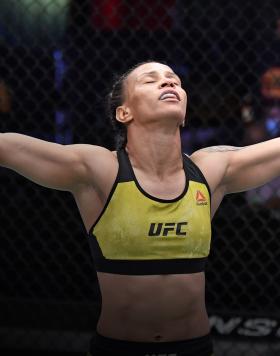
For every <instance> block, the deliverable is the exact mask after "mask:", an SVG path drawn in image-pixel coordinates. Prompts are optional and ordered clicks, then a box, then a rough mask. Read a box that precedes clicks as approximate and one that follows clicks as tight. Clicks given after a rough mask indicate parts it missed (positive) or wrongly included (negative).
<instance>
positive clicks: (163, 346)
mask: <svg viewBox="0 0 280 356" xmlns="http://www.w3.org/2000/svg"><path fill="white" fill-rule="evenodd" d="M90 351H91V353H92V355H95V354H98V355H100V356H103V355H104V356H105V355H106V356H115V355H119V354H122V355H123V356H131V355H134V356H147V355H175V356H184V355H188V356H211V355H212V353H213V345H212V340H211V337H210V335H209V333H208V334H205V335H203V336H201V337H197V338H192V339H187V340H178V341H171V342H160V343H159V342H134V341H126V340H121V339H114V338H108V337H106V336H103V335H102V334H99V333H98V332H97V333H96V334H95V335H94V336H93V338H92V340H91V344H90ZM99 351H101V352H99ZM102 352H103V353H102Z"/></svg>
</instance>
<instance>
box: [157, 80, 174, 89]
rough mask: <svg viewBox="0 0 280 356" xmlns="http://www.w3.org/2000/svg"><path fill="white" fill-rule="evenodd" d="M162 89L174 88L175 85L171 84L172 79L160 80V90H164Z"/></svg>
mask: <svg viewBox="0 0 280 356" xmlns="http://www.w3.org/2000/svg"><path fill="white" fill-rule="evenodd" d="M164 87H171V88H174V87H175V83H174V82H173V80H172V79H169V78H165V79H163V80H162V83H161V84H160V88H164Z"/></svg>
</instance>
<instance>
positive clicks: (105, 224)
mask: <svg viewBox="0 0 280 356" xmlns="http://www.w3.org/2000/svg"><path fill="white" fill-rule="evenodd" d="M93 233H94V235H95V237H96V239H97V241H98V244H99V246H100V248H101V250H102V253H103V255H104V256H105V257H106V258H109V259H143V260H144V259H172V258H193V257H204V256H207V255H208V253H209V247H210V238H211V223H210V198H209V194H208V191H207V188H206V186H205V185H204V184H202V183H197V182H191V181H190V182H189V185H188V190H187V192H186V194H184V196H183V197H181V198H180V199H174V201H172V200H171V201H169V202H163V201H161V199H157V200H156V199H151V198H150V197H149V196H146V195H144V194H143V193H142V192H141V191H139V189H138V188H137V186H136V184H135V182H125V183H121V184H119V185H118V186H117V188H116V190H115V192H114V195H113V196H112V198H111V200H110V201H109V203H108V206H107V208H106V211H105V212H104V214H103V216H102V217H101V219H100V220H99V221H98V223H97V225H96V226H95V228H94V231H93Z"/></svg>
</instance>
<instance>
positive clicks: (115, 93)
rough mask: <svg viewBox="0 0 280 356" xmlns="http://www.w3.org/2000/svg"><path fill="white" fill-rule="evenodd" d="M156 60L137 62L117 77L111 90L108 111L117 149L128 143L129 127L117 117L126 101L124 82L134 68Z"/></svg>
mask: <svg viewBox="0 0 280 356" xmlns="http://www.w3.org/2000/svg"><path fill="white" fill-rule="evenodd" d="M153 62H156V61H154V60H148V61H145V62H140V63H137V64H135V65H134V66H133V67H131V68H130V69H128V70H127V71H126V72H125V73H123V74H121V75H119V76H117V77H116V79H115V81H114V83H113V86H112V90H111V92H110V93H109V94H108V98H107V112H108V116H109V118H110V122H111V124H112V126H113V129H114V131H115V142H116V149H120V148H124V147H125V145H126V143H127V129H126V125H125V124H122V123H121V122H119V121H118V120H117V119H116V109H117V107H118V106H120V105H122V104H123V102H124V82H125V80H126V79H127V77H128V76H129V74H130V73H131V72H133V71H134V69H136V68H138V67H140V66H141V65H143V64H147V63H153Z"/></svg>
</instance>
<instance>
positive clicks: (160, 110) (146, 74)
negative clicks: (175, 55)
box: [124, 62, 187, 125]
mask: <svg viewBox="0 0 280 356" xmlns="http://www.w3.org/2000/svg"><path fill="white" fill-rule="evenodd" d="M124 96H125V103H124V105H125V106H126V107H127V108H129V111H130V113H131V118H132V120H133V121H135V122H136V123H141V122H142V123H143V122H148V121H149V122H155V121H157V122H158V121H161V122H169V123H171V122H172V123H173V124H172V125H174V122H176V123H177V125H180V124H182V122H183V121H184V119H185V115H186V107H187V95H186V92H185V90H184V89H183V88H182V87H181V81H180V78H179V77H178V76H177V75H176V74H175V73H174V72H173V70H172V69H171V68H170V67H168V66H166V65H165V64H161V63H157V62H151V63H146V64H143V65H141V66H139V67H137V68H136V69H135V70H133V71H132V72H131V73H130V74H129V75H128V77H127V79H126V81H125V83H124Z"/></svg>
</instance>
